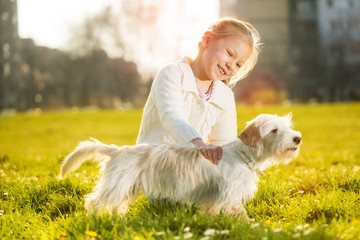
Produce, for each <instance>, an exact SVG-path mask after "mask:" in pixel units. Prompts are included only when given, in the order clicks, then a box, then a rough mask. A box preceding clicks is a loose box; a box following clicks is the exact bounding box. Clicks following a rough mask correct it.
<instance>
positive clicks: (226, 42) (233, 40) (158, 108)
mask: <svg viewBox="0 0 360 240" xmlns="http://www.w3.org/2000/svg"><path fill="white" fill-rule="evenodd" d="M260 45H261V44H260V37H259V34H258V32H257V31H256V29H255V28H254V27H253V26H252V25H251V24H250V23H248V22H245V21H240V20H237V19H234V18H223V19H220V20H218V21H217V22H215V23H214V24H213V25H211V26H210V27H209V29H208V31H206V32H205V33H204V35H203V36H202V39H201V42H200V43H199V49H198V54H197V56H196V58H195V59H190V58H188V57H185V58H183V59H182V60H180V61H178V62H177V63H173V64H170V65H167V66H166V67H164V68H163V69H161V70H160V72H159V73H158V74H157V76H156V77H155V80H154V82H153V84H152V86H151V90H150V94H149V97H148V99H147V102H146V104H145V108H144V113H143V116H142V121H141V126H140V131H139V135H138V139H137V143H155V142H163V141H166V142H171V143H177V144H184V143H190V142H191V143H192V144H194V145H195V146H196V147H197V148H198V149H199V150H200V151H201V153H202V154H203V156H204V157H205V158H207V159H209V160H210V161H212V162H213V163H215V164H217V163H218V161H219V159H220V158H221V156H222V148H221V145H224V144H226V143H228V142H230V141H232V140H234V139H235V138H236V134H237V123H236V107H235V100H234V95H233V92H232V91H231V89H230V87H232V86H234V85H235V83H236V82H237V81H238V80H240V79H242V78H244V77H245V76H247V75H248V74H249V73H250V72H251V70H252V69H253V68H254V66H255V64H256V61H257V58H258V54H259V51H260Z"/></svg>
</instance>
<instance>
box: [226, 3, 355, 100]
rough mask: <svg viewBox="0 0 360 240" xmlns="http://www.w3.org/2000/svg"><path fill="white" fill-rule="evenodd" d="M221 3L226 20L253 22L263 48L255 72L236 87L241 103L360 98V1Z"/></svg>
mask: <svg viewBox="0 0 360 240" xmlns="http://www.w3.org/2000/svg"><path fill="white" fill-rule="evenodd" d="M220 3H221V5H220V6H221V7H220V11H221V15H222V16H237V17H240V18H243V19H245V20H248V21H250V22H251V23H253V25H254V26H255V27H256V28H257V29H258V30H259V32H260V34H261V36H262V41H263V43H264V44H265V45H264V48H263V51H262V53H261V56H260V59H259V63H258V65H257V67H256V69H255V71H254V73H253V74H252V75H251V76H249V77H248V79H246V80H244V81H243V82H240V83H239V84H238V86H237V89H236V90H237V91H238V93H239V100H240V101H242V102H248V103H255V102H259V101H260V102H261V103H267V102H279V101H281V100H284V99H289V100H291V101H296V102H308V101H320V102H324V101H347V100H359V99H360V1H359V0H222V1H220ZM282 90H284V92H282ZM279 93H280V94H279Z"/></svg>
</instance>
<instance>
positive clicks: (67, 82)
mask: <svg viewBox="0 0 360 240" xmlns="http://www.w3.org/2000/svg"><path fill="white" fill-rule="evenodd" d="M205 2H206V1H205ZM119 3H120V4H119V5H120V6H122V8H121V10H120V11H118V12H115V11H114V8H111V7H107V8H104V9H102V10H101V9H99V13H98V14H97V15H94V16H90V17H88V18H87V19H85V20H84V22H83V23H82V24H81V25H80V26H78V28H75V29H74V30H73V32H72V36H71V42H70V43H71V44H70V45H71V47H72V49H70V50H69V51H64V50H60V49H51V48H48V47H44V46H37V45H36V43H35V42H34V41H33V40H32V39H21V38H20V37H19V34H18V16H17V0H0V110H1V109H17V110H20V111H23V110H26V109H29V108H41V109H56V108H70V107H73V106H77V107H86V106H98V107H101V108H118V107H121V106H124V103H131V104H133V105H135V106H136V105H137V106H143V104H144V101H145V99H146V97H147V93H148V90H149V87H150V85H151V81H152V79H153V74H154V73H156V71H157V70H158V68H159V67H158V65H156V66H155V60H157V63H156V64H158V63H159V59H160V57H161V56H164V55H166V56H167V57H168V58H169V59H170V58H171V59H174V60H176V59H179V57H182V56H184V55H186V54H187V53H186V51H185V50H184V46H185V45H184V44H183V43H187V42H188V41H189V39H188V36H189V35H195V34H196V33H199V34H201V31H202V30H200V28H191V30H190V28H189V24H192V25H194V23H195V22H200V21H202V24H204V23H205V22H206V25H207V26H208V24H209V19H206V18H205V19H200V17H199V15H198V11H197V9H198V7H199V6H202V5H203V3H204V1H202V2H201V1H200V0H199V2H197V3H196V4H195V3H192V2H191V1H185V0H173V1H171V2H168V1H166V0H154V1H144V0H132V1H131V4H129V3H130V0H119ZM207 3H210V1H208V2H207ZM211 6H212V10H211V11H210V10H209V12H212V14H213V15H214V11H216V12H217V11H218V12H219V14H217V16H218V15H220V16H235V17H238V18H242V19H245V20H248V21H249V22H251V23H252V24H253V25H254V26H255V27H256V28H257V29H258V30H259V32H260V35H261V37H262V42H263V43H264V47H263V51H262V53H261V55H260V58H259V62H258V64H257V66H256V67H255V69H254V71H253V73H252V74H251V75H250V76H249V77H247V78H246V79H245V80H243V81H240V82H239V83H238V84H237V85H236V86H235V88H234V89H233V90H234V93H235V96H236V98H237V101H238V102H239V103H245V104H257V103H259V104H278V103H284V102H304V103H306V102H336V101H356V100H360V0H212V1H211ZM179 9H181V11H179ZM214 9H215V10H214ZM44 11H45V10H44ZM121 11H122V12H121ZM172 11H175V12H176V14H175V12H174V13H172ZM165 13H166V14H167V15H166V14H165ZM173 15H174V16H173ZM181 16H186V17H184V19H180V18H181ZM170 18H171V19H170ZM179 19H180V20H181V22H180V23H181V24H182V25H180V23H179V22H177V20H179ZM176 24H179V25H178V26H176ZM134 26H136V27H134ZM199 26H200V25H199ZM164 29H166V30H167V32H162V31H161V30H164ZM187 29H189V31H188V32H186V31H187ZM155 33H156V34H155ZM185 33H186V34H187V35H186V34H185ZM199 37H201V36H199ZM166 39H167V41H168V42H167V43H166V44H167V45H166V44H165V43H164V42H162V41H161V40H166ZM141 44H143V45H141ZM109 46H111V49H110V50H109V49H107V48H108V47H109ZM194 47H196V42H195V43H194ZM137 49H141V51H136V50H137ZM164 49H165V50H164ZM115 50H116V52H119V53H120V55H117V56H114V55H111V54H109V53H114V52H115ZM132 56H137V57H139V59H140V58H142V60H143V61H144V62H146V63H147V64H148V65H146V66H145V65H142V64H141V63H140V62H141V61H137V60H136V58H134V59H131V57H132ZM139 59H138V60H139ZM167 61H168V60H167ZM154 68H156V69H157V70H156V71H154V72H153V73H151V74H149V71H148V73H147V74H144V73H142V72H141V71H142V70H143V69H148V70H149V69H154ZM139 69H140V70H139ZM150 75H151V76H150ZM144 76H145V77H144Z"/></svg>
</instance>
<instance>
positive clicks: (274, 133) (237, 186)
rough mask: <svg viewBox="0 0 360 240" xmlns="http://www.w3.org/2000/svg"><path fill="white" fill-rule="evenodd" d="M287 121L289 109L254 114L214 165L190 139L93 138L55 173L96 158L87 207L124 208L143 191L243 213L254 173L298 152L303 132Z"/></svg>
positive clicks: (254, 181)
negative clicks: (118, 141)
mask: <svg viewBox="0 0 360 240" xmlns="http://www.w3.org/2000/svg"><path fill="white" fill-rule="evenodd" d="M290 121H291V115H287V116H284V117H280V116H276V115H269V114H261V115H259V116H257V117H256V118H255V119H253V120H252V121H250V122H248V124H247V127H246V128H245V129H244V130H243V131H242V132H241V133H240V135H239V138H238V139H236V140H234V141H233V142H230V143H228V144H226V145H224V146H223V155H222V158H221V159H220V161H219V163H218V165H215V164H213V163H211V162H210V161H209V160H207V159H205V158H204V157H203V156H202V154H201V153H200V151H199V150H198V149H196V148H195V147H194V146H193V145H190V144H189V145H174V144H168V143H161V144H139V145H135V146H122V147H118V146H115V145H106V144H103V143H101V142H99V141H97V140H95V139H93V141H85V142H81V143H80V144H79V146H78V147H77V148H76V149H75V151H74V152H72V153H71V154H70V155H68V156H67V157H66V158H65V160H64V162H63V164H62V167H61V173H60V175H59V178H64V177H65V176H66V175H67V174H68V173H69V172H71V171H74V170H75V169H77V168H78V167H79V166H80V165H81V164H82V163H83V162H84V161H85V160H87V159H90V158H95V159H96V160H98V161H99V162H100V164H99V165H100V167H101V171H102V176H101V178H100V180H99V182H98V183H97V185H96V186H95V188H94V189H93V191H92V193H90V194H89V195H88V196H87V199H86V207H87V208H88V209H89V210H90V209H95V210H99V209H102V208H106V209H108V210H109V211H115V212H117V213H118V214H123V213H125V212H126V211H127V209H128V207H129V205H130V204H131V202H133V201H134V200H136V198H137V197H138V196H139V194H141V193H142V192H144V193H145V195H146V196H148V197H150V198H167V199H169V200H170V201H174V202H181V203H186V204H195V205H197V206H199V207H201V208H202V209H203V210H205V211H207V212H209V213H214V214H217V213H219V212H220V211H221V210H223V211H225V212H226V213H229V214H235V215H242V216H246V211H245V209H244V206H243V205H244V204H245V203H246V202H247V201H248V200H249V199H250V198H251V197H252V196H253V195H254V194H255V192H256V190H257V182H258V180H259V178H258V176H257V174H261V175H262V174H263V172H262V170H264V169H265V168H267V167H269V166H272V165H278V164H285V163H288V162H289V161H290V160H291V159H293V158H295V157H296V156H297V155H298V153H299V145H300V142H301V134H300V133H299V132H297V131H294V130H292V129H291V123H290ZM104 157H105V158H104Z"/></svg>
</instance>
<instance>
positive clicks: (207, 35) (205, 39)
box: [200, 31, 212, 48]
mask: <svg viewBox="0 0 360 240" xmlns="http://www.w3.org/2000/svg"><path fill="white" fill-rule="evenodd" d="M211 37H212V34H211V32H209V31H206V32H205V33H204V35H203V36H202V38H201V44H200V45H201V47H203V48H206V47H207V46H208V45H209V42H210V39H211Z"/></svg>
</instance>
